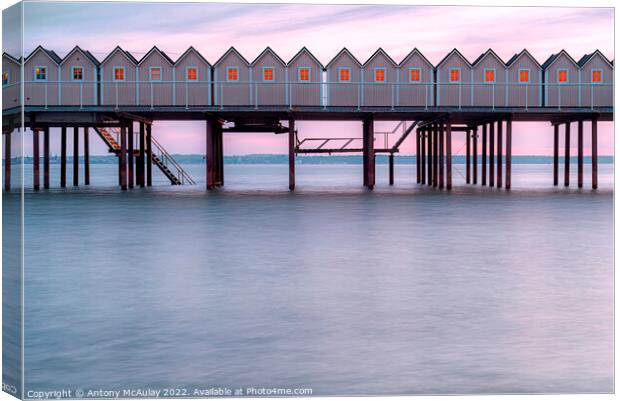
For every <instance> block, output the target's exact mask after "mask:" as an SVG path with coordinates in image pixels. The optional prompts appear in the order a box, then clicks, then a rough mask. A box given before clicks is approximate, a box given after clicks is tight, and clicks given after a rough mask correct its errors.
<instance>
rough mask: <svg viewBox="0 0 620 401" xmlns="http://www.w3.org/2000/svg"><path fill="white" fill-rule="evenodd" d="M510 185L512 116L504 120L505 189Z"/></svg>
mask: <svg viewBox="0 0 620 401" xmlns="http://www.w3.org/2000/svg"><path fill="white" fill-rule="evenodd" d="M511 186H512V118H509V119H508V120H506V189H510V187H511Z"/></svg>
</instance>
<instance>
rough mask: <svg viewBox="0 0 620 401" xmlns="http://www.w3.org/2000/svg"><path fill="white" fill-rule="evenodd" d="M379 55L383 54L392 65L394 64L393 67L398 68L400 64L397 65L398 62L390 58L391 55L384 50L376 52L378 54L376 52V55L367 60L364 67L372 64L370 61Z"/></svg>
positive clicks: (380, 49)
mask: <svg viewBox="0 0 620 401" xmlns="http://www.w3.org/2000/svg"><path fill="white" fill-rule="evenodd" d="M379 54H383V55H384V56H385V57H386V58H387V59H388V61H389V62H390V63H392V65H393V66H394V67H395V68H398V64H396V61H394V60H393V59H392V57H390V55H389V54H387V53H386V52H385V50H383V49H382V48H378V49H377V51H376V52H374V53H373V54H372V56H370V57H369V58H368V60H366V62H365V63H364V67H365V66H366V65H367V64H368V63H370V61H371V60H372V59H373V58H375V57H377V56H378V55H379Z"/></svg>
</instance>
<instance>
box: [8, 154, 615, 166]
mask: <svg viewBox="0 0 620 401" xmlns="http://www.w3.org/2000/svg"><path fill="white" fill-rule="evenodd" d="M173 157H174V158H175V159H176V160H177V161H178V162H179V163H181V164H204V163H205V160H206V159H205V157H204V156H203V155H179V154H175V155H173ZM11 160H12V163H13V164H15V163H19V158H13V159H11ZM40 160H41V163H43V158H42V157H41V158H40ZM563 160H564V158H563V157H560V161H563ZM598 160H599V163H601V164H612V163H613V162H614V157H613V156H599V158H598ZM82 161H83V159H82V157H80V162H82ZM24 162H25V163H32V157H25V158H24ZM72 162H73V158H72V157H70V156H68V157H67V163H68V164H70V163H72ZM224 162H225V163H228V164H287V163H288V155H278V154H262V155H240V156H225V157H224ZM296 162H297V163H299V164H362V156H361V155H333V156H308V155H303V156H302V155H299V156H297V158H296ZM394 162H395V163H398V164H415V162H416V157H415V156H405V155H404V156H400V155H395V156H394ZM452 162H453V163H454V164H465V156H461V155H459V156H453V157H452ZM480 162H481V157H480V155H478V163H480ZM512 162H513V163H514V164H551V163H553V157H552V156H512ZM571 162H572V163H577V156H573V157H571ZM584 162H585V163H590V156H584ZM50 163H52V164H60V157H59V156H57V155H54V156H52V157H50ZM90 163H91V164H117V163H118V159H117V158H116V156H108V155H106V156H94V155H93V156H90ZM376 163H377V164H387V163H388V156H387V155H384V154H380V155H377V156H376Z"/></svg>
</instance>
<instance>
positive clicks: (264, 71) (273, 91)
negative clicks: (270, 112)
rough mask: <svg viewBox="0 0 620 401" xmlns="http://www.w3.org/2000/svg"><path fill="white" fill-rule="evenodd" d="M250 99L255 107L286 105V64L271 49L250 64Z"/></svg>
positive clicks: (266, 49)
mask: <svg viewBox="0 0 620 401" xmlns="http://www.w3.org/2000/svg"><path fill="white" fill-rule="evenodd" d="M250 74H251V79H250V81H251V82H252V99H253V101H254V104H255V105H257V106H275V105H279V106H281V105H286V104H288V100H287V98H288V93H287V92H288V90H287V89H288V88H287V84H286V80H287V74H286V63H285V62H284V60H282V59H281V58H280V57H279V56H278V55H277V54H276V53H275V52H274V51H273V50H271V48H269V47H267V48H265V50H263V51H262V52H261V53H260V54H259V55H258V56H257V57H256V59H254V61H252V63H251V64H250Z"/></svg>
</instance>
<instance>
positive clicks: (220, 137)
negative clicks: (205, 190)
mask: <svg viewBox="0 0 620 401" xmlns="http://www.w3.org/2000/svg"><path fill="white" fill-rule="evenodd" d="M216 128H217V130H216V132H217V155H218V156H217V161H218V167H217V172H218V175H217V185H218V186H220V187H222V186H224V127H223V126H222V123H221V122H220V121H219V120H218V122H217V124H216Z"/></svg>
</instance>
